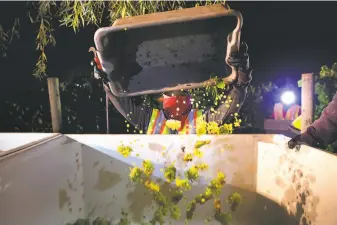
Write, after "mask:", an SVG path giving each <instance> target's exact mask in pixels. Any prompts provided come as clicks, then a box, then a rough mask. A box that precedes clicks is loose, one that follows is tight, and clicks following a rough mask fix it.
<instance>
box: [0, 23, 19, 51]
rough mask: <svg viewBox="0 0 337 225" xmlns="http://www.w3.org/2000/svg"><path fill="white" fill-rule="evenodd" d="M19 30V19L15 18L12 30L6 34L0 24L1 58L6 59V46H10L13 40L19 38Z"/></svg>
mask: <svg viewBox="0 0 337 225" xmlns="http://www.w3.org/2000/svg"><path fill="white" fill-rule="evenodd" d="M19 29H20V20H19V18H15V20H14V23H13V26H12V28H11V29H9V30H8V31H7V32H6V31H5V30H4V28H3V27H2V26H1V24H0V54H2V57H6V51H7V46H8V45H10V44H11V43H12V42H13V41H14V40H15V39H19V38H20V34H19Z"/></svg>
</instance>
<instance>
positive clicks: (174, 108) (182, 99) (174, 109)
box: [159, 96, 191, 131]
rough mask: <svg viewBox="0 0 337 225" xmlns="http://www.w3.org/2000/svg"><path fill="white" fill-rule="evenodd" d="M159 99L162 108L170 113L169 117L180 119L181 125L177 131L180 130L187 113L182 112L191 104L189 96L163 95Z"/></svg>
mask: <svg viewBox="0 0 337 225" xmlns="http://www.w3.org/2000/svg"><path fill="white" fill-rule="evenodd" d="M159 101H161V102H163V108H164V109H167V110H168V111H169V112H170V113H171V115H172V117H171V119H175V120H179V121H181V127H180V129H179V131H181V130H182V129H183V128H184V126H185V122H186V118H187V117H188V114H186V115H182V113H184V112H186V110H188V109H189V108H190V106H191V98H190V96H172V97H163V98H160V99H159Z"/></svg>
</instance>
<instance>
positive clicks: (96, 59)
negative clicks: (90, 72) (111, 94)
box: [94, 57, 102, 70]
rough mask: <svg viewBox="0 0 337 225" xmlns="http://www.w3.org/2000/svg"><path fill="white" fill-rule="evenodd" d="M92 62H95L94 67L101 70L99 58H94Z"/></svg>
mask: <svg viewBox="0 0 337 225" xmlns="http://www.w3.org/2000/svg"><path fill="white" fill-rule="evenodd" d="M94 61H95V63H96V65H97V69H99V70H102V64H101V62H100V61H99V58H98V57H95V58H94Z"/></svg>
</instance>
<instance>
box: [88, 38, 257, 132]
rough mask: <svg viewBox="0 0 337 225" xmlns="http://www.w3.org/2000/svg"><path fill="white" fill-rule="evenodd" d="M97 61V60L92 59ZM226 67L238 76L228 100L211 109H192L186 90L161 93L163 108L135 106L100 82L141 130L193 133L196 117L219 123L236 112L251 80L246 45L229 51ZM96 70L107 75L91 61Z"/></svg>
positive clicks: (128, 98)
mask: <svg viewBox="0 0 337 225" xmlns="http://www.w3.org/2000/svg"><path fill="white" fill-rule="evenodd" d="M95 62H96V61H95ZM227 63H228V65H229V66H232V67H235V68H237V69H238V78H237V80H236V81H235V82H234V83H233V84H231V87H230V90H229V93H228V94H227V96H228V99H230V103H229V104H228V103H223V104H220V105H218V107H215V112H214V111H212V110H211V109H207V110H200V109H193V108H192V102H191V95H190V93H189V92H188V91H186V90H184V91H174V92H168V93H163V95H162V97H161V98H160V99H159V100H160V101H161V102H162V105H163V108H162V109H155V108H151V107H149V106H144V105H136V104H135V103H134V101H133V100H132V98H130V97H121V98H118V97H116V96H115V95H114V94H113V93H112V92H111V90H110V88H109V82H106V83H103V87H104V90H105V92H106V94H107V95H108V98H109V100H110V101H111V103H112V104H113V105H114V106H115V108H116V109H117V110H118V111H119V113H121V114H122V115H123V117H125V119H126V120H127V121H128V122H129V123H131V124H132V125H133V126H134V127H135V128H136V129H138V130H139V131H140V132H141V133H147V134H196V125H197V121H198V119H200V118H202V119H203V120H204V121H206V122H216V123H217V124H219V125H222V124H223V123H224V122H225V121H227V120H229V119H231V118H232V117H233V115H234V114H235V113H238V112H239V110H240V108H241V106H242V104H243V102H244V100H245V97H246V94H247V87H248V86H249V84H250V82H251V80H252V76H251V74H252V68H251V66H250V63H249V56H248V46H247V44H246V43H241V46H240V51H239V52H232V53H231V54H230V56H229V58H228V60H227ZM93 65H94V70H95V73H99V74H101V75H99V76H106V74H103V73H104V72H103V71H102V70H101V68H99V66H100V64H97V62H96V63H94V64H93ZM171 121H179V122H180V125H179V127H178V128H177V129H172V127H171V126H169V123H170V122H171Z"/></svg>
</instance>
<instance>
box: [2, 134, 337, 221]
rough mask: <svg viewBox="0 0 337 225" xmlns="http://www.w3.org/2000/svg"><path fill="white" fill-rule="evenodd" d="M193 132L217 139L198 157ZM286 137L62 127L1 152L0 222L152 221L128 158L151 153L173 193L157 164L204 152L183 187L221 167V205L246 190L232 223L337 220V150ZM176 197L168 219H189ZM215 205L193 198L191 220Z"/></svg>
mask: <svg viewBox="0 0 337 225" xmlns="http://www.w3.org/2000/svg"><path fill="white" fill-rule="evenodd" d="M280 139H281V140H280ZM197 140H210V141H211V142H210V144H209V145H207V146H204V147H202V148H200V149H201V151H202V152H203V157H202V158H201V159H196V160H194V161H192V162H191V163H189V164H186V163H183V162H182V161H181V160H180V159H181V156H182V155H181V154H182V152H181V150H180V148H181V146H184V147H185V150H186V153H188V152H190V151H193V146H194V144H195V142H196V141H197ZM243 140H245V141H243ZM286 140H288V138H285V137H283V136H277V135H226V136H201V137H198V136H194V135H191V136H175V135H170V136H156V137H154V136H148V135H59V136H58V137H56V138H53V139H50V140H49V141H47V142H46V141H44V142H41V143H40V144H38V145H35V146H33V147H31V148H30V149H27V148H25V149H22V150H17V152H16V154H12V155H7V156H3V157H1V158H0V218H1V225H13V224H15V225H21V224H22V225H45V224H55V225H58V224H66V223H68V222H75V221H76V220H77V219H79V218H96V217H102V218H108V219H110V220H112V221H113V223H112V224H117V223H118V222H119V221H120V219H121V218H122V217H123V215H122V212H125V213H127V219H128V220H129V221H131V222H132V224H141V223H142V222H148V221H149V220H151V218H152V217H153V214H154V211H155V210H156V209H157V205H156V204H155V202H154V200H153V197H152V195H151V193H150V192H149V191H148V190H147V189H146V188H144V187H143V186H142V185H140V184H134V183H132V182H131V181H130V178H129V173H130V167H133V166H141V165H142V161H143V160H145V159H147V160H151V162H152V163H153V164H154V167H155V171H154V174H153V177H152V180H154V181H156V182H158V183H159V184H160V187H161V191H162V192H163V193H165V196H167V197H169V196H171V194H172V190H175V188H176V187H175V185H168V184H167V183H166V184H165V183H164V182H163V173H162V171H161V168H164V167H166V166H168V165H170V164H171V163H174V165H175V167H176V168H177V170H178V171H179V172H183V171H185V170H186V169H187V168H188V167H189V166H191V165H193V164H197V163H200V162H204V163H206V164H208V165H209V169H208V170H207V171H205V172H203V173H201V179H200V181H199V182H196V183H195V184H193V185H192V189H191V190H190V191H188V192H186V195H185V196H186V198H187V199H188V200H192V199H193V198H194V197H195V196H197V195H199V194H200V193H201V192H202V191H203V190H204V189H205V187H206V184H208V182H209V180H210V179H212V178H214V177H215V176H216V174H217V172H218V171H221V172H223V173H225V175H226V185H225V187H224V188H223V190H222V194H221V196H220V199H221V201H222V206H223V210H226V211H230V209H229V206H228V205H227V204H226V199H227V197H228V196H229V195H230V194H231V193H233V192H238V193H239V194H240V195H241V196H242V204H241V205H240V206H239V208H238V210H237V211H236V212H234V213H233V214H232V216H233V221H232V223H231V224H234V225H244V224H250V225H261V224H262V225H263V224H265V225H267V224H268V225H270V224H276V225H279V224H282V225H283V224H294V225H295V224H296V225H300V224H303V223H301V222H300V221H302V222H303V221H306V222H307V224H317V225H326V224H336V223H337V216H336V214H335V212H334V208H335V207H336V206H337V196H336V192H335V190H336V188H337V181H335V180H334V179H331V177H335V176H336V175H337V170H336V169H337V168H336V165H337V163H336V161H337V159H336V156H335V155H332V154H329V153H326V152H323V151H320V150H317V149H313V148H309V147H303V148H302V149H301V151H300V152H294V151H289V150H287V149H285V148H284V146H283V144H282V143H283V142H284V141H286ZM120 144H125V145H129V146H131V147H132V148H133V149H134V151H133V152H132V153H131V156H129V157H123V156H121V155H120V154H119V153H118V152H117V147H118V146H119V145H120ZM0 147H1V146H0ZM163 152H166V154H164V155H163ZM178 206H179V207H180V208H181V210H182V217H181V219H180V220H178V221H174V220H172V219H169V218H166V222H167V223H166V224H169V222H170V221H171V222H172V223H174V224H185V221H184V219H185V209H186V207H187V203H186V202H185V201H183V200H182V201H181V202H180V203H179V204H178ZM213 215H214V207H213V201H210V202H206V203H205V204H204V205H201V206H199V205H198V206H197V208H196V211H195V217H194V219H193V220H192V221H191V222H190V223H192V224H204V223H205V219H207V218H210V219H211V223H212V224H219V223H218V222H216V221H214V217H213Z"/></svg>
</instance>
